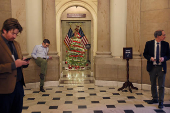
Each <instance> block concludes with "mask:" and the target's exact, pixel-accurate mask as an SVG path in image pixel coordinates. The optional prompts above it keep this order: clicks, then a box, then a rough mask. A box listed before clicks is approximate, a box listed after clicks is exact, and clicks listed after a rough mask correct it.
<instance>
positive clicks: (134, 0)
mask: <svg viewBox="0 0 170 113" xmlns="http://www.w3.org/2000/svg"><path fill="white" fill-rule="evenodd" d="M140 3H141V0H127V35H126V36H127V38H126V40H127V46H129V47H132V48H133V58H140V55H141V53H140V49H142V50H143V48H140V41H141V40H140V23H141V17H140V16H141V12H140V9H141V7H140Z"/></svg>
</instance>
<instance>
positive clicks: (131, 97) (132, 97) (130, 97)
mask: <svg viewBox="0 0 170 113" xmlns="http://www.w3.org/2000/svg"><path fill="white" fill-rule="evenodd" d="M127 98H128V99H135V97H134V96H127Z"/></svg>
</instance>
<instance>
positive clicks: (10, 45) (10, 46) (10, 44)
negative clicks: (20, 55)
mask: <svg viewBox="0 0 170 113" xmlns="http://www.w3.org/2000/svg"><path fill="white" fill-rule="evenodd" d="M8 44H9V48H10V50H11V53H12V54H14V53H13V52H14V49H13V46H12V42H11V41H9V42H8Z"/></svg>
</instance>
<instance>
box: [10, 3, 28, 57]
mask: <svg viewBox="0 0 170 113" xmlns="http://www.w3.org/2000/svg"><path fill="white" fill-rule="evenodd" d="M10 6H11V12H12V18H16V19H17V20H18V21H19V23H20V24H21V26H22V27H23V31H22V33H21V34H19V35H18V37H17V38H16V40H17V41H18V42H19V43H20V46H21V50H22V54H23V55H24V56H25V55H28V52H27V32H26V10H25V0H11V5H10Z"/></svg>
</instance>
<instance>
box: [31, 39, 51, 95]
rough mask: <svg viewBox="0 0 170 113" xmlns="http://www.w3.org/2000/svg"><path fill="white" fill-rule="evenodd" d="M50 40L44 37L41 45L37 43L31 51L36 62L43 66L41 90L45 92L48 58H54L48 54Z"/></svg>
mask: <svg viewBox="0 0 170 113" xmlns="http://www.w3.org/2000/svg"><path fill="white" fill-rule="evenodd" d="M49 45H50V41H49V40H48V39H44V40H43V43H42V44H41V45H36V46H35V47H34V49H33V51H32V53H31V56H32V57H33V58H34V59H35V63H36V64H37V65H38V66H39V67H41V72H40V79H41V81H40V91H42V92H45V90H44V88H43V86H44V78H45V75H46V72H47V59H52V57H51V56H48V55H47V54H48V51H49V48H48V47H49Z"/></svg>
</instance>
